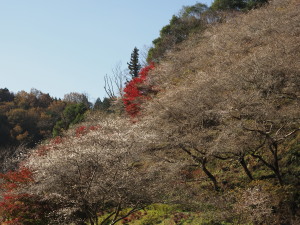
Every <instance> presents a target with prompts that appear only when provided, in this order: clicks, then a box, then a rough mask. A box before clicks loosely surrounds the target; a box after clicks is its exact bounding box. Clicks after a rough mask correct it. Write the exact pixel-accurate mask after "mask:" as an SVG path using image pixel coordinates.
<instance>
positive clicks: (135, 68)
mask: <svg viewBox="0 0 300 225" xmlns="http://www.w3.org/2000/svg"><path fill="white" fill-rule="evenodd" d="M127 65H128V69H129V74H130V75H131V76H132V78H135V77H138V75H139V71H140V69H141V65H140V63H139V50H138V48H137V47H135V48H134V49H133V51H132V53H131V59H130V62H129V63H127Z"/></svg>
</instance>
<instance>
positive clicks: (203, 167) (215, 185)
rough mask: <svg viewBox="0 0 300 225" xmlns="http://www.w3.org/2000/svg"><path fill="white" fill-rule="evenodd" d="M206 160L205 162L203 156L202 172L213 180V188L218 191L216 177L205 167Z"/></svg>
mask: <svg viewBox="0 0 300 225" xmlns="http://www.w3.org/2000/svg"><path fill="white" fill-rule="evenodd" d="M206 162H207V160H206V158H203V160H202V169H203V171H204V173H205V174H206V175H207V176H208V178H209V179H210V180H211V181H212V182H213V184H214V188H215V190H216V191H219V190H220V188H219V186H218V182H217V179H216V178H215V176H214V175H212V173H211V172H209V170H208V169H207V168H206Z"/></svg>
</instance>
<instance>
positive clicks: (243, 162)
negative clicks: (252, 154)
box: [239, 157, 253, 180]
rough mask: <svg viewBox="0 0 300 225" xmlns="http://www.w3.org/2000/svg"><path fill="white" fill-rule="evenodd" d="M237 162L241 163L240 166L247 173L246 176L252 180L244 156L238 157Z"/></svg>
mask: <svg viewBox="0 0 300 225" xmlns="http://www.w3.org/2000/svg"><path fill="white" fill-rule="evenodd" d="M239 163H240V164H241V165H242V167H243V169H244V171H245V173H246V174H247V176H248V177H249V179H250V180H253V177H252V174H251V172H250V170H249V169H248V167H247V164H246V162H245V159H244V157H240V158H239Z"/></svg>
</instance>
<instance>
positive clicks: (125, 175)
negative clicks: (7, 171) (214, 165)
mask: <svg viewBox="0 0 300 225" xmlns="http://www.w3.org/2000/svg"><path fill="white" fill-rule="evenodd" d="M98 126H99V129H97V130H94V131H90V132H88V133H87V134H85V135H83V136H80V137H78V136H77V137H74V136H73V137H69V138H68V139H65V141H64V142H63V143H61V144H58V145H50V146H48V147H49V148H50V149H51V150H49V151H48V152H47V154H44V155H41V154H39V150H38V149H37V150H36V151H35V152H33V153H32V155H31V157H30V158H29V159H28V162H27V166H28V167H29V168H30V169H31V170H32V171H33V172H34V180H35V183H34V184H32V185H31V186H30V187H28V188H29V191H30V193H32V194H35V195H38V196H41V197H43V198H45V199H47V200H51V201H52V202H56V203H57V205H59V207H58V209H57V210H55V211H54V214H55V216H54V217H55V218H60V222H66V221H68V220H72V219H73V220H75V221H74V222H76V223H78V224H81V223H82V224H85V222H86V221H89V223H90V224H99V223H100V224H106V223H107V222H108V221H110V222H109V223H110V224H115V223H117V222H118V221H120V220H121V219H122V218H124V217H126V216H127V215H128V214H131V213H133V212H135V211H137V210H139V209H141V208H142V207H144V206H145V205H147V204H149V203H151V202H153V201H158V199H163V196H162V194H163V193H164V191H163V190H164V187H166V186H167V185H168V178H166V177H169V178H171V176H166V174H167V173H162V168H163V167H162V166H161V165H160V166H159V165H158V164H155V163H153V165H150V166H143V162H144V161H143V160H147V157H146V158H143V157H142V155H143V154H141V152H140V151H141V149H142V146H143V144H142V142H141V140H143V139H145V138H146V136H145V137H143V135H142V133H141V132H139V135H138V136H135V135H137V134H135V133H134V132H133V131H134V130H135V129H133V130H132V129H131V128H130V127H131V125H130V123H129V122H127V121H125V120H122V119H117V118H114V119H105V120H103V121H102V122H101V123H99V125H98ZM132 126H133V125H132ZM166 168H167V167H166ZM167 170H168V169H166V170H165V171H167ZM170 171H173V169H172V170H170ZM172 179H173V178H172ZM129 207H130V208H131V209H132V210H131V211H130V212H128V213H127V214H126V215H125V214H124V213H121V211H122V210H123V209H124V208H129ZM101 212H102V213H103V212H106V213H107V217H106V218H105V219H104V220H103V221H98V213H101ZM76 219H77V220H76ZM58 222H59V221H58Z"/></svg>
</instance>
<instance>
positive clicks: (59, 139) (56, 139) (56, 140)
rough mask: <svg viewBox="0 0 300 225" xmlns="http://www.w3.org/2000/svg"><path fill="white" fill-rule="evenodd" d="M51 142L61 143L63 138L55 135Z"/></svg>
mask: <svg viewBox="0 0 300 225" xmlns="http://www.w3.org/2000/svg"><path fill="white" fill-rule="evenodd" d="M51 143H52V144H55V145H58V144H61V143H63V139H62V137H60V136H57V137H55V138H53V139H52V140H51Z"/></svg>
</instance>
